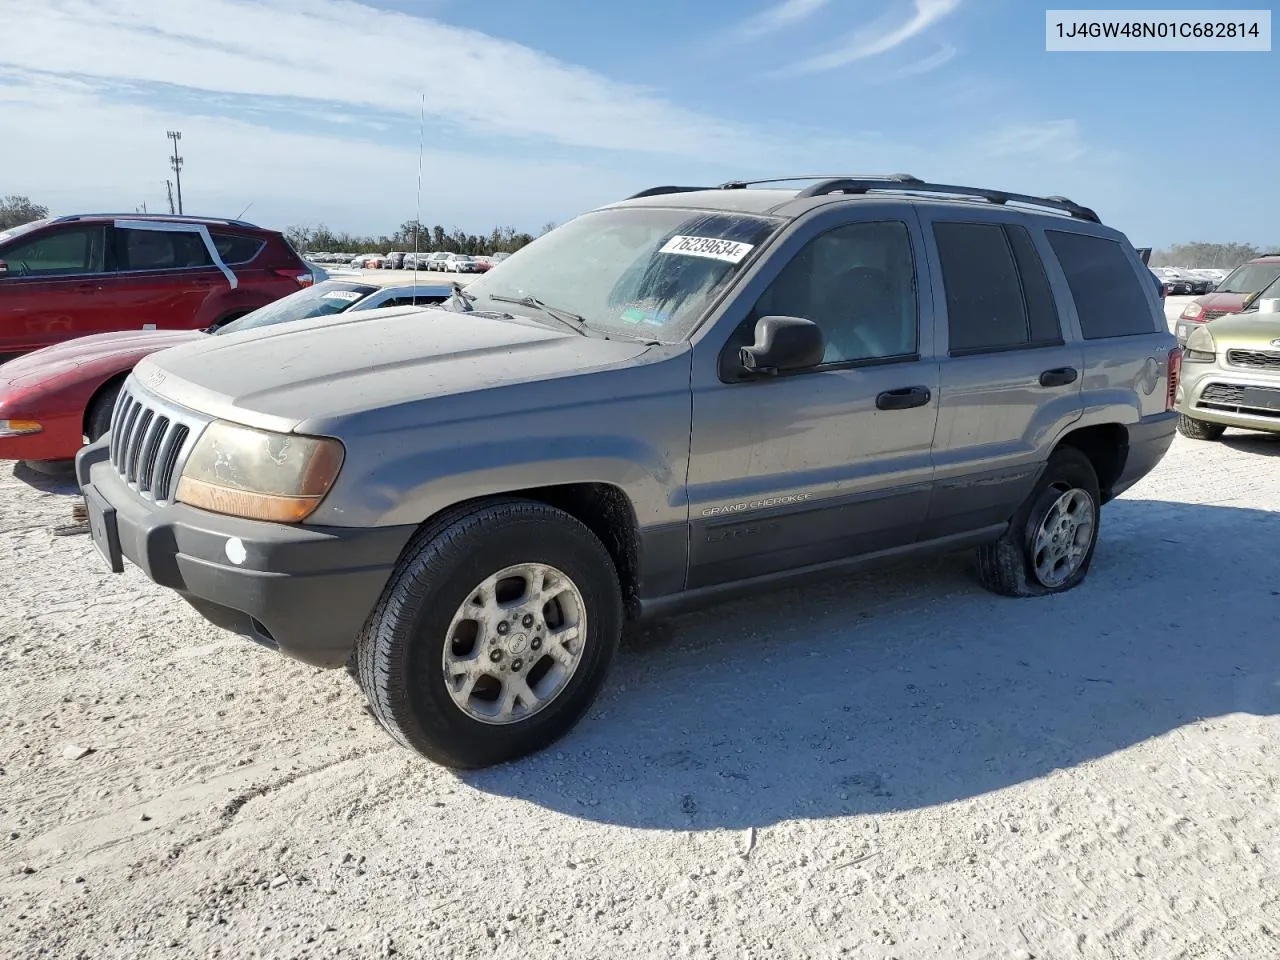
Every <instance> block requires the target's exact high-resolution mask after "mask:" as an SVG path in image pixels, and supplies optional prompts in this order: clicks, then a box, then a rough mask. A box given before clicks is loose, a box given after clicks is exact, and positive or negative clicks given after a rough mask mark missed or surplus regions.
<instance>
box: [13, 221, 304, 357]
mask: <svg viewBox="0 0 1280 960" xmlns="http://www.w3.org/2000/svg"><path fill="white" fill-rule="evenodd" d="M312 282H313V274H312V270H311V268H310V267H308V266H307V265H306V264H305V263H303V262H302V260H301V258H300V257H299V256H298V255H297V254H296V253H295V252H294V250H293V248H292V247H291V246H289V244H288V242H287V241H286V240H285V238H284V237H283V236H282V235H281V234H280V233H278V232H276V231H274V230H265V229H263V228H262V227H257V226H254V225H253V224H251V223H246V222H244V221H243V220H219V219H214V218H204V217H199V218H198V217H162V216H154V215H150V216H148V215H142V214H131V215H123V214H122V215H118V216H112V215H109V214H108V215H81V216H67V217H56V218H51V219H45V220H36V221H34V222H33V223H27V224H23V225H22V226H19V227H14V228H13V229H11V230H5V231H4V232H2V233H0V360H2V359H4V357H5V356H16V355H18V354H22V353H27V352H28V351H31V350H37V349H40V348H41V347H47V346H49V345H50V344H54V343H58V342H60V341H62V340H70V339H72V338H73V337H80V336H84V335H85V334H91V333H103V332H106V331H109V330H154V329H177V330H195V329H200V328H202V327H209V326H215V325H217V324H221V323H227V322H229V321H231V320H234V319H235V318H236V317H242V316H244V315H245V314H246V313H248V312H249V311H251V310H256V309H257V308H258V307H261V306H265V305H266V304H268V303H270V302H271V301H273V300H278V299H280V298H281V297H283V296H285V295H286V294H289V293H293V292H295V291H296V290H297V289H298V288H299V287H304V286H308V285H310V284H311V283H312Z"/></svg>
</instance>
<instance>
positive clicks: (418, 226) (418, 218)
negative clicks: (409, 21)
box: [413, 93, 427, 300]
mask: <svg viewBox="0 0 1280 960" xmlns="http://www.w3.org/2000/svg"><path fill="white" fill-rule="evenodd" d="M426 110H427V95H426V93H423V94H422V100H421V101H420V102H419V103H418V200H417V210H416V211H415V212H414V214H413V292H414V299H415V300H416V299H417V293H418V234H420V233H421V232H422V126H423V117H424V116H425V115H426Z"/></svg>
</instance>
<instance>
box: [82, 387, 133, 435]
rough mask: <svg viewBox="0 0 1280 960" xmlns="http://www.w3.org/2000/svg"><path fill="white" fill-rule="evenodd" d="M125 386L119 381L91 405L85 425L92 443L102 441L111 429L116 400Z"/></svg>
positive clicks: (99, 395)
mask: <svg viewBox="0 0 1280 960" xmlns="http://www.w3.org/2000/svg"><path fill="white" fill-rule="evenodd" d="M123 386H124V381H123V380H117V381H116V382H115V383H113V384H111V385H110V386H108V387H106V388H105V389H103V390H102V391H101V392H100V393H99V394H98V395H97V396H96V397H94V398H93V400H92V401H91V402H90V403H89V410H88V413H87V414H86V416H85V418H84V425H85V432H86V434H87V435H88V437H89V442H90V443H96V442H97V441H98V440H101V439H102V437H103V436H105V435H106V433H107V431H108V430H110V429H111V414H112V411H114V410H115V408H116V398H117V397H119V396H120V388H121V387H123Z"/></svg>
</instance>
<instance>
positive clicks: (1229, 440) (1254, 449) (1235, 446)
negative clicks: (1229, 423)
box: [1221, 431, 1280, 457]
mask: <svg viewBox="0 0 1280 960" xmlns="http://www.w3.org/2000/svg"><path fill="white" fill-rule="evenodd" d="M1221 443H1223V444H1224V445H1225V446H1228V447H1230V448H1231V449H1232V450H1239V451H1240V452H1241V453H1252V454H1258V455H1260V456H1264V457H1277V456H1280V433H1238V432H1234V431H1233V432H1231V433H1227V434H1224V435H1223V437H1222V440H1221Z"/></svg>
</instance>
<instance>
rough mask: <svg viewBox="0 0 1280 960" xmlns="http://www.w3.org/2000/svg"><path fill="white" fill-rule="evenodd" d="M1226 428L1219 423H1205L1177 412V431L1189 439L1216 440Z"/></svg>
mask: <svg viewBox="0 0 1280 960" xmlns="http://www.w3.org/2000/svg"><path fill="white" fill-rule="evenodd" d="M1226 429H1227V428H1226V427H1224V426H1223V425H1222V424H1220V423H1207V422H1205V421H1204V420H1197V419H1195V418H1194V417H1188V416H1187V415H1186V414H1185V413H1180V414H1178V432H1179V433H1180V434H1182V435H1183V436H1184V437H1186V438H1188V439H1189V440H1217V439H1219V438H1220V437H1221V436H1222V434H1223V433H1225V432H1226Z"/></svg>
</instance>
